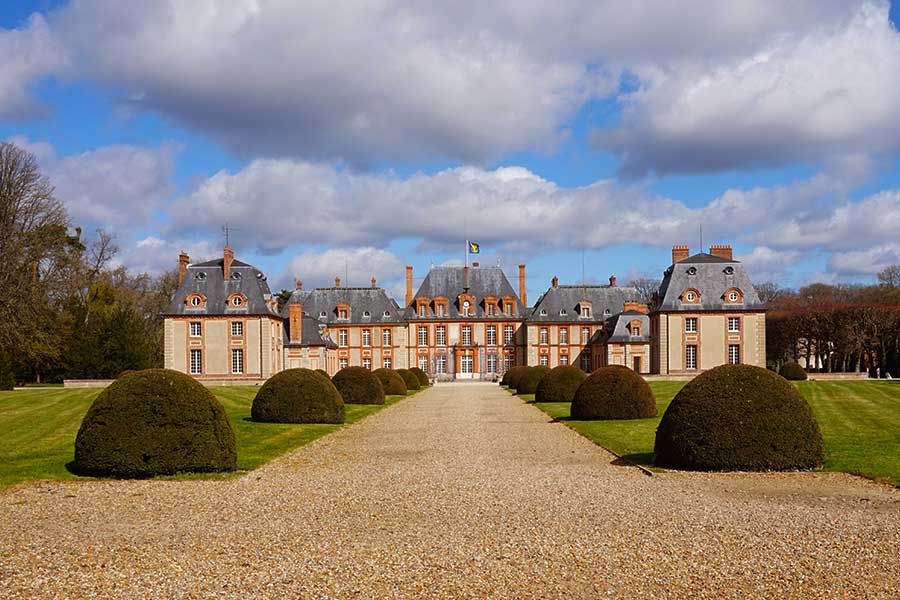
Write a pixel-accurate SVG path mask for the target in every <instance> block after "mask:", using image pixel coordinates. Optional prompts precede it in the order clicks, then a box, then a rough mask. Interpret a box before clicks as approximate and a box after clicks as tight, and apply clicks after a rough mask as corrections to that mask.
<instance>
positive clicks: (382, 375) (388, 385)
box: [372, 368, 406, 396]
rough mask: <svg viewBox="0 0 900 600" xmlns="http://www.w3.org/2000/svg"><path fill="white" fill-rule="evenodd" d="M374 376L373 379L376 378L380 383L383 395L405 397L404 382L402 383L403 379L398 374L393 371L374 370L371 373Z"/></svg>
mask: <svg viewBox="0 0 900 600" xmlns="http://www.w3.org/2000/svg"><path fill="white" fill-rule="evenodd" d="M372 372H373V373H374V374H375V377H377V378H378V381H380V382H381V387H382V388H384V393H385V394H387V395H388V396H405V395H406V382H405V381H403V377H401V376H400V373H398V372H397V371H395V370H393V369H385V368H381V369H375V370H374V371H372Z"/></svg>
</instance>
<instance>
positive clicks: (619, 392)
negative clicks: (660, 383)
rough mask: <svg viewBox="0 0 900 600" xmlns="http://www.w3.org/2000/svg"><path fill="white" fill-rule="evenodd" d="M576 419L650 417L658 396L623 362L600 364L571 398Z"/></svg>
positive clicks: (654, 410) (653, 413)
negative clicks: (620, 363)
mask: <svg viewBox="0 0 900 600" xmlns="http://www.w3.org/2000/svg"><path fill="white" fill-rule="evenodd" d="M571 414H572V418H573V419H578V420H583V421H587V420H595V419H648V418H650V417H655V416H656V399H655V398H654V397H653V390H651V389H650V385H649V384H648V383H647V382H646V381H644V378H643V377H641V376H640V375H638V374H637V373H635V372H634V371H632V370H631V369H629V368H628V367H623V366H622V365H610V366H608V367H600V368H599V369H597V370H596V371H594V372H593V373H591V374H590V375H589V376H588V377H587V379H585V380H584V381H582V382H581V385H579V386H578V389H576V390H575V396H574V397H573V398H572V409H571Z"/></svg>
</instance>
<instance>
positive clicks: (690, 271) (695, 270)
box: [687, 267, 697, 275]
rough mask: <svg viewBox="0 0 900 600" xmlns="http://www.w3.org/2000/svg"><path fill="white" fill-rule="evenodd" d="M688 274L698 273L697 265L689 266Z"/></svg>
mask: <svg viewBox="0 0 900 600" xmlns="http://www.w3.org/2000/svg"><path fill="white" fill-rule="evenodd" d="M687 274H688V275H696V274H697V267H689V268H688V270H687Z"/></svg>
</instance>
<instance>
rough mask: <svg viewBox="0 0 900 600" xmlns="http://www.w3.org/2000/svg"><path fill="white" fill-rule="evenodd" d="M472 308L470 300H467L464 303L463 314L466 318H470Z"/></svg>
mask: <svg viewBox="0 0 900 600" xmlns="http://www.w3.org/2000/svg"><path fill="white" fill-rule="evenodd" d="M471 308H472V304H471V303H470V302H469V301H468V300H466V301H465V302H463V314H464V315H465V316H467V317H468V316H469V310H470V309H471Z"/></svg>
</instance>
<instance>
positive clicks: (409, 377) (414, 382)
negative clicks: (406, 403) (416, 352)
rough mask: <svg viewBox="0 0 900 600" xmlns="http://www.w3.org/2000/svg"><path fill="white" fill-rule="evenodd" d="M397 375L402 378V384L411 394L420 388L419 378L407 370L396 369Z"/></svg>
mask: <svg viewBox="0 0 900 600" xmlns="http://www.w3.org/2000/svg"><path fill="white" fill-rule="evenodd" d="M397 373H398V374H399V375H400V377H402V378H403V383H405V384H406V389H407V391H410V392H413V391H415V390H417V389H419V388H420V387H422V386H421V384H419V378H418V377H416V374H415V373H413V372H412V371H410V370H409V369H397Z"/></svg>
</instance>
